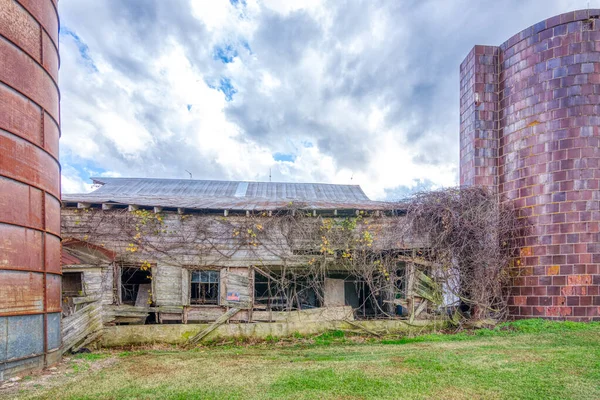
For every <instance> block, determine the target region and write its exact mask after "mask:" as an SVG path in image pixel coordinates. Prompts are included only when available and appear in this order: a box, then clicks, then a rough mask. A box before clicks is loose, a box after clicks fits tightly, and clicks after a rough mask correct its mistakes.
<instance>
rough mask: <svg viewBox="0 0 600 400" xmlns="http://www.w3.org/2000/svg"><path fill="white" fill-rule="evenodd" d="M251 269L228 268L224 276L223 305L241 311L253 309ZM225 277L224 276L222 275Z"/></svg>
mask: <svg viewBox="0 0 600 400" xmlns="http://www.w3.org/2000/svg"><path fill="white" fill-rule="evenodd" d="M251 273H252V270H251V269H250V268H247V267H246V268H227V269H226V270H225V274H224V282H223V285H222V287H223V291H224V292H225V296H224V299H223V302H222V303H221V304H222V305H225V306H228V307H236V308H241V309H249V308H252V302H253V297H254V296H253V294H254V288H253V287H251V282H252V280H251V279H250V275H251ZM222 275H223V274H222Z"/></svg>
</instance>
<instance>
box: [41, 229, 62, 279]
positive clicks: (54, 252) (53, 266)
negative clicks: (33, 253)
mask: <svg viewBox="0 0 600 400" xmlns="http://www.w3.org/2000/svg"><path fill="white" fill-rule="evenodd" d="M45 246H46V249H45V251H46V260H45V261H46V272H51V273H54V274H60V238H58V237H57V236H54V235H51V234H46V237H45Z"/></svg>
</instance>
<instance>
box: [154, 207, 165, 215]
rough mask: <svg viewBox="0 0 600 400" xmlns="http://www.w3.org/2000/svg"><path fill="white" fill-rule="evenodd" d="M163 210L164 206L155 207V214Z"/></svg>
mask: <svg viewBox="0 0 600 400" xmlns="http://www.w3.org/2000/svg"><path fill="white" fill-rule="evenodd" d="M162 210H163V208H162V207H154V214H158V213H161V212H162Z"/></svg>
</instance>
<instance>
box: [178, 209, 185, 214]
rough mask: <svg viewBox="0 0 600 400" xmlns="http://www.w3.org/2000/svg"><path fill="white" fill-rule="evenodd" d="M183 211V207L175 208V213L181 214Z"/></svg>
mask: <svg viewBox="0 0 600 400" xmlns="http://www.w3.org/2000/svg"><path fill="white" fill-rule="evenodd" d="M183 213H185V208H178V209H177V214H180V215H181V214H183Z"/></svg>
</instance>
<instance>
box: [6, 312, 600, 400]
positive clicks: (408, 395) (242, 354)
mask: <svg viewBox="0 0 600 400" xmlns="http://www.w3.org/2000/svg"><path fill="white" fill-rule="evenodd" d="M62 368H66V371H63V372H61V373H60V374H56V375H54V376H52V377H51V378H49V379H46V380H45V381H44V382H42V383H37V380H39V377H34V378H31V379H30V380H27V379H25V380H24V382H23V383H22V384H21V385H20V386H19V388H18V389H16V390H15V391H13V392H11V393H10V394H8V395H10V398H39V399H97V398H101V399H139V398H142V399H143V398H159V399H280V398H289V399H430V398H431V399H470V400H472V399H600V323H591V324H580V323H560V322H546V321H541V320H529V321H520V322H518V323H512V324H504V325H502V326H500V327H499V328H496V329H495V330H479V331H475V332H473V333H461V334H456V335H426V336H420V337H416V338H405V339H397V340H377V341H369V340H367V341H365V340H364V339H363V340H357V339H356V338H348V337H345V336H344V335H343V333H341V332H332V333H329V334H325V335H321V336H320V337H317V338H313V339H299V340H298V341H297V342H292V343H291V344H290V343H287V344H283V343H279V342H271V343H265V344H261V345H253V346H228V347H204V348H200V349H198V350H194V351H183V350H171V351H169V350H160V351H156V350H152V351H148V350H147V351H133V352H121V353H119V352H102V353H96V354H84V355H80V356H76V357H74V358H73V359H71V360H70V361H68V362H67V363H66V364H65V365H64V366H63V367H62ZM65 372H66V373H65ZM0 396H2V392H0Z"/></svg>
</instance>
